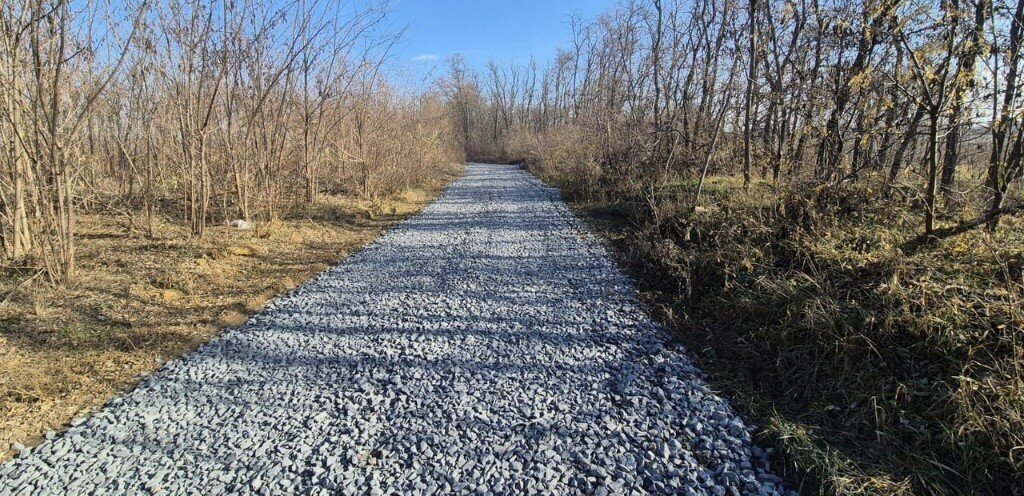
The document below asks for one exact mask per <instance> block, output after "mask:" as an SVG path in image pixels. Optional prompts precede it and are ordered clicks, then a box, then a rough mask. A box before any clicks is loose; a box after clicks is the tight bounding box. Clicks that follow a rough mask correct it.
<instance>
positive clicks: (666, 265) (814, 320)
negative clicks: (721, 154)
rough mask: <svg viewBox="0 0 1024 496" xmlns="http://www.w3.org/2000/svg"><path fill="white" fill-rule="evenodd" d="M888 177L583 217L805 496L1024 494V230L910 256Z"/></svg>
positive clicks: (735, 192)
mask: <svg viewBox="0 0 1024 496" xmlns="http://www.w3.org/2000/svg"><path fill="white" fill-rule="evenodd" d="M548 179H554V180H555V181H556V182H557V181H558V178H557V177H556V178H551V177H550V176H549V177H548ZM871 183H872V181H871V180H865V181H864V184H863V185H860V186H855V187H852V188H849V189H848V190H847V191H843V192H841V193H838V194H832V193H827V192H822V191H815V190H813V189H808V188H805V189H802V190H797V189H796V188H794V190H793V191H789V192H783V193H782V194H778V195H777V194H775V193H774V192H773V191H771V190H770V188H769V187H768V186H767V185H764V184H760V185H755V187H753V188H751V190H750V191H749V192H744V191H743V189H742V188H741V187H740V186H739V182H738V180H737V179H735V178H731V177H713V178H709V181H708V184H707V185H706V188H705V192H706V193H707V198H706V201H705V202H704V203H703V206H702V207H701V208H698V209H696V211H691V210H689V209H685V208H677V207H678V206H679V205H682V204H683V202H682V201H680V198H679V197H677V196H675V195H674V194H673V192H672V191H671V190H673V189H685V187H686V186H687V185H686V184H677V185H672V184H670V185H667V186H666V187H665V189H666V190H668V191H663V192H662V193H660V194H661V195H662V198H660V200H659V202H658V204H657V206H656V208H658V209H659V212H658V213H657V214H656V215H655V214H652V213H651V212H650V211H649V210H648V208H650V207H649V205H648V204H647V203H644V202H632V203H631V202H629V201H628V200H627V201H620V202H618V203H609V202H602V203H588V202H586V201H581V202H579V203H578V204H577V206H578V207H580V209H581V210H582V211H583V212H584V213H586V214H587V217H588V218H589V219H591V221H592V222H593V223H594V225H595V227H597V228H598V229H599V231H601V232H603V233H605V234H606V235H607V237H608V238H609V240H610V241H611V245H612V246H613V248H615V250H614V251H616V252H617V253H618V254H619V255H620V256H621V258H622V262H623V263H624V265H626V266H627V267H628V268H629V270H630V271H631V272H632V273H633V274H634V276H636V277H637V279H638V280H639V282H640V284H641V288H642V291H643V295H644V298H645V299H646V300H647V302H648V303H649V305H650V307H651V308H652V309H653V310H654V311H655V312H656V313H657V314H659V316H660V317H661V318H662V319H663V320H664V321H666V322H667V323H669V324H671V325H672V327H674V328H676V329H677V330H678V331H679V336H680V338H681V339H682V340H683V341H684V342H685V343H686V344H687V345H688V347H689V348H690V349H691V350H692V351H693V353H694V354H695V356H696V358H697V359H698V361H699V362H700V363H701V365H702V367H703V368H705V370H707V371H708V372H710V373H711V375H712V378H713V382H714V385H715V386H716V387H718V388H720V389H722V390H723V391H725V392H726V394H727V395H729V396H730V397H732V398H734V400H735V401H736V402H737V404H738V405H739V406H740V407H741V409H742V410H744V411H745V412H746V414H747V415H749V416H750V417H752V418H753V420H754V422H755V424H756V425H759V426H760V429H761V434H762V442H768V443H772V444H774V445H775V446H777V447H779V448H780V451H781V452H782V454H783V457H784V464H785V467H784V468H785V470H786V471H787V476H788V477H789V478H790V480H791V481H792V482H793V483H794V484H795V485H798V486H799V487H801V489H802V490H803V491H804V492H806V493H820V494H841V495H868V494H870V495H892V494H908V495H909V494H921V495H924V494H1007V495H1014V494H1022V492H1021V488H1022V487H1024V454H1022V453H1024V374H1022V367H1024V344H1022V343H1021V342H1020V339H1021V338H1022V337H1024V334H1022V333H1024V303H1022V302H1024V275H1022V267H1024V219H1020V218H1015V219H1007V220H1006V221H1005V224H1004V227H1003V228H1002V229H1000V231H999V232H998V233H997V234H994V235H993V234H989V233H986V232H985V231H983V230H977V231H973V232H970V233H968V234H965V235H962V236H959V237H956V238H951V239H948V240H946V241H944V242H941V243H939V244H938V245H936V246H934V247H930V248H928V249H926V250H922V251H920V252H917V253H914V254H912V255H906V254H904V253H903V251H902V250H901V249H900V247H901V246H902V245H903V243H904V242H906V241H907V240H909V239H911V238H913V237H914V236H915V235H916V234H918V233H919V232H920V226H921V216H920V212H918V211H916V210H915V208H914V205H913V204H912V203H910V202H908V203H907V204H906V205H905V206H897V207H895V208H894V207H893V203H892V202H890V201H887V200H886V201H883V199H884V198H885V196H882V195H886V192H885V191H883V190H880V189H878V188H874V189H872V188H871V187H870V186H869V185H870V184H871ZM562 184H572V181H571V180H565V182H563V183H562ZM970 214H971V212H967V213H965V214H964V216H965V217H968V216H970ZM654 218H657V219H660V222H653V221H652V219H654ZM955 220H956V219H946V220H944V221H943V222H945V223H950V222H954V221H955Z"/></svg>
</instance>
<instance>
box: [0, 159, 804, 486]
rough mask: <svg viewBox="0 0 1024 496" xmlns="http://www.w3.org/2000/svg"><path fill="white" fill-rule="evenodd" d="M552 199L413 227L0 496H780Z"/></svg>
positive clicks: (496, 189) (109, 409)
mask: <svg viewBox="0 0 1024 496" xmlns="http://www.w3.org/2000/svg"><path fill="white" fill-rule="evenodd" d="M583 229H584V228H583V227H582V226H581V224H580V223H579V222H578V221H577V220H576V219H575V218H574V217H573V215H572V214H571V213H570V211H569V210H568V208H567V207H566V205H565V204H564V203H563V202H562V201H561V199H560V198H559V195H558V192H557V191H555V190H553V189H551V188H548V187H546V186H544V185H543V184H542V183H540V182H539V181H537V180H536V179H534V178H533V177H532V176H531V175H529V174H528V173H526V172H524V171H521V170H519V169H517V168H515V167H512V166H496V165H476V164H474V165H470V166H469V167H468V170H467V174H466V176H465V177H464V178H462V179H460V180H459V181H457V182H456V183H454V184H453V185H452V186H451V187H450V188H449V189H448V190H447V191H446V192H445V194H444V196H443V197H442V198H441V199H439V200H438V201H436V202H434V203H433V204H432V205H430V206H429V207H427V208H426V210H424V212H423V213H421V214H420V215H418V216H417V217H414V218H412V219H409V220H407V221H405V222H403V223H401V224H400V225H398V226H396V227H395V228H394V229H392V230H391V231H390V232H389V233H388V234H386V235H384V236H383V237H381V238H380V239H378V240H377V241H376V242H374V243H373V244H371V245H369V246H367V247H366V248H365V249H363V250H362V251H360V252H358V253H356V254H354V255H353V256H351V257H350V258H348V259H347V260H345V261H344V262H343V263H341V264H340V265H338V266H336V267H334V268H332V269H329V270H327V271H325V272H324V273H323V274H321V275H320V276H318V277H317V278H316V279H314V280H312V281H310V282H309V283H307V284H305V285H304V286H302V287H300V288H298V289H297V290H295V291H293V292H291V293H289V294H287V295H284V296H282V297H279V298H278V299H276V300H275V301H274V302H272V303H271V304H270V306H269V307H268V308H267V309H266V310H265V311H263V312H261V313H259V314H257V315H256V316H254V317H253V318H252V319H250V320H249V321H248V322H247V323H246V324H244V325H243V326H241V327H240V328H238V329H235V330H232V331H229V332H227V333H225V334H224V335H222V336H221V337H219V338H217V339H215V340H213V341H212V342H210V343H209V344H207V345H205V346H203V347H202V348H200V349H199V350H198V351H196V352H195V353H193V354H191V355H189V356H187V357H185V358H182V359H180V360H176V361H174V362H172V363H169V364H168V365H166V366H165V367H164V368H163V369H161V370H160V371H159V372H157V373H156V374H154V375H153V376H151V377H150V378H149V379H148V380H146V381H145V382H143V383H142V384H141V385H139V387H137V388H136V389H135V390H133V391H131V392H129V393H126V394H125V395H124V396H121V397H119V398H116V399H114V400H113V401H111V402H110V403H109V404H108V405H107V406H106V407H105V408H104V409H103V410H102V411H100V412H99V413H97V414H95V415H94V416H92V417H91V418H89V419H88V420H86V421H85V422H82V423H80V424H79V425H77V426H74V427H72V428H71V429H69V430H68V431H67V432H66V433H64V434H60V435H57V436H55V437H54V439H51V440H49V441H46V442H44V443H43V444H41V445H39V446H37V447H35V448H31V449H27V450H25V451H23V452H22V453H21V455H20V456H19V457H18V458H16V459H14V460H12V461H10V462H7V463H5V464H3V465H0V494H4V495H7V494H19V495H20V494H33V495H34V494H47V493H59V494H93V493H99V494H124V493H130V494H139V493H159V494H219V493H245V494H249V493H257V494H290V493H296V494H373V495H377V494H450V493H475V494H523V493H534V494H595V495H605V494H645V493H651V494H714V495H726V494H779V493H783V492H784V490H783V489H782V483H781V481H780V479H779V478H778V477H776V476H775V475H774V474H773V473H772V472H771V470H770V469H769V461H768V453H766V451H765V450H761V449H760V448H758V447H757V446H755V445H754V444H753V443H752V442H751V437H750V433H749V430H748V428H747V427H746V426H745V425H744V423H743V422H742V421H741V420H740V419H739V418H737V417H736V415H735V414H734V413H733V412H732V410H731V409H730V407H729V405H728V403H727V402H726V401H724V400H723V399H722V398H719V397H718V396H716V395H715V394H714V393H713V392H712V391H711V390H710V389H709V388H708V386H707V385H706V384H705V383H704V381H703V380H702V378H701V374H700V372H699V371H698V370H697V369H696V368H695V367H694V365H693V364H692V363H691V361H690V359H688V358H687V357H686V355H685V350H683V349H681V348H680V347H678V346H676V345H674V344H671V342H670V340H669V339H668V338H667V336H666V334H665V333H664V331H662V330H661V328H659V327H658V326H657V325H656V324H655V323H654V322H652V321H651V319H650V318H649V317H648V316H647V315H645V314H644V312H643V310H642V309H641V308H640V306H639V305H638V304H637V302H636V299H635V289H634V286H633V284H632V283H631V282H630V281H629V280H628V279H626V278H625V277H623V275H621V274H620V272H619V271H618V270H617V269H616V267H615V265H614V264H613V262H612V261H611V259H610V258H609V256H608V254H607V253H606V252H605V250H604V249H603V248H602V247H601V245H600V244H599V243H597V242H596V241H594V240H593V239H592V238H591V237H589V236H588V235H586V234H585V233H584V232H583Z"/></svg>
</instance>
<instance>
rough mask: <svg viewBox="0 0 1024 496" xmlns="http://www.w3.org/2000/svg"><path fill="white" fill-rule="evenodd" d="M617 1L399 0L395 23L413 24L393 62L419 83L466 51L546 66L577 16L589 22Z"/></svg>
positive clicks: (479, 59)
mask: <svg viewBox="0 0 1024 496" xmlns="http://www.w3.org/2000/svg"><path fill="white" fill-rule="evenodd" d="M613 5H614V0H510V1H493V0H476V1H473V0H396V1H395V2H393V3H392V8H391V14H390V16H389V18H390V21H389V22H390V23H391V24H392V25H393V26H394V27H396V28H401V27H407V31H406V32H405V36H403V38H402V41H401V42H400V43H399V44H398V46H396V47H395V48H394V50H393V53H392V58H391V61H392V63H393V64H394V65H395V66H397V67H400V68H401V69H402V70H401V72H405V73H406V74H405V77H406V78H408V80H409V81H408V83H411V84H412V85H414V86H418V85H419V84H420V83H422V81H423V80H424V79H429V78H430V77H431V76H432V75H436V72H437V71H439V70H441V69H442V68H443V66H444V61H445V59H446V58H448V57H449V56H451V55H454V54H462V55H463V56H464V57H465V58H466V59H467V60H468V61H469V63H470V64H472V65H473V66H474V67H477V68H483V67H484V66H485V64H486V63H487V61H488V60H491V59H493V60H495V61H497V62H504V63H507V62H511V61H516V62H527V61H529V59H530V57H531V56H533V57H535V58H536V59H537V61H538V63H541V64H542V65H543V64H544V63H547V62H548V61H549V60H551V58H552V57H554V55H555V51H556V50H557V49H558V48H562V47H565V46H567V45H568V44H569V42H570V41H571V33H570V29H569V21H570V18H571V17H572V16H573V15H576V16H579V17H580V18H581V19H583V20H585V21H589V20H591V19H593V18H595V17H596V16H597V15H598V14H600V13H602V12H604V11H606V10H609V9H611V7H612V6H613Z"/></svg>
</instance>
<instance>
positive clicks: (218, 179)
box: [0, 0, 462, 283]
mask: <svg viewBox="0 0 1024 496" xmlns="http://www.w3.org/2000/svg"><path fill="white" fill-rule="evenodd" d="M384 7H385V6H384V5H378V4H374V3H349V2H340V1H333V0H299V1H295V2H272V1H255V2H233V1H213V2H210V1H198V0H166V1H164V0H157V1H140V2H127V3H122V2H109V3H106V2H105V0H98V1H96V2H93V1H82V2H79V1H73V0H19V1H12V2H4V3H3V5H2V6H0V10H2V12H0V43H2V45H0V60H2V62H0V64H2V69H3V70H2V76H0V78H2V81H0V101H2V102H3V105H2V108H0V139H2V140H3V148H4V152H3V154H2V157H0V168H2V174H0V177H2V179H0V213H2V217H0V238H2V241H3V258H4V259H6V260H7V261H8V262H9V263H10V264H13V265H37V266H40V267H42V268H43V270H44V271H45V273H46V275H47V276H48V277H49V279H50V280H51V281H53V282H57V283H59V282H63V281H66V280H68V279H69V278H71V277H72V276H73V274H74V268H75V215H76V213H78V212H82V211H102V212H109V213H114V214H117V215H124V216H126V217H127V218H128V219H130V223H131V225H132V226H134V228H136V229H138V230H141V231H145V232H147V233H148V234H150V235H153V234H154V229H156V227H155V226H156V224H155V223H154V218H155V217H157V216H164V217H166V218H171V219H175V220H178V221H180V222H182V223H184V224H185V225H187V226H188V228H189V229H188V230H189V232H191V234H192V236H194V237H197V238H198V237H201V236H202V235H203V232H204V230H205V229H206V227H207V226H210V225H213V224H218V223H224V222H226V221H228V220H231V219H245V220H273V219H276V218H279V217H281V216H282V215H286V214H288V213H289V212H290V211H291V210H293V209H294V208H295V207H296V206H301V205H302V204H305V203H310V202H314V201H315V200H316V198H317V195H319V194H322V193H326V192H347V193H351V194H358V195H363V196H366V197H371V198H375V197H379V196H382V195H388V194H391V193H394V192H396V191H399V190H401V189H404V188H406V187H408V186H409V185H410V184H414V183H416V182H418V181H420V180H422V179H423V178H425V177H427V176H429V175H430V174H431V173H432V171H433V170H434V169H435V166H436V165H437V164H440V163H443V162H451V161H457V160H461V153H462V151H461V150H460V149H459V148H458V147H457V146H456V143H455V141H454V140H453V139H452V138H451V136H452V134H453V133H452V132H450V131H449V129H448V128H447V126H448V123H449V121H450V120H449V119H448V118H447V111H446V107H445V106H444V105H443V102H442V101H441V100H440V99H439V98H438V97H436V96H431V95H428V94H424V95H407V94H403V93H402V92H400V91H396V90H395V89H393V88H391V87H390V86H389V85H388V83H387V81H386V80H385V78H384V77H382V75H381V66H382V64H383V63H384V62H385V61H386V59H387V57H388V54H389V51H390V50H391V48H392V47H393V45H394V43H395V42H396V41H397V40H398V37H399V35H400V33H395V32H390V31H389V30H388V29H386V27H385V23H384V22H383V21H384V19H385V16H386V13H387V12H386V9H385V8H384Z"/></svg>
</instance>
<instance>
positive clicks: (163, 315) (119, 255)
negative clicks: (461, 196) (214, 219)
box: [0, 166, 458, 459]
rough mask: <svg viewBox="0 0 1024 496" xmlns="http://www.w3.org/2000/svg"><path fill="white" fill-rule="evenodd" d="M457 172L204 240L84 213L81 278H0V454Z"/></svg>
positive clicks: (130, 378)
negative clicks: (59, 282)
mask: <svg viewBox="0 0 1024 496" xmlns="http://www.w3.org/2000/svg"><path fill="white" fill-rule="evenodd" d="M457 174H458V170H457V168H456V167H455V166H453V167H451V168H450V169H449V170H446V171H444V172H443V173H441V174H439V176H438V177H437V178H435V179H433V180H431V181H429V182H428V184H427V185H426V186H423V187H418V188H414V189H411V190H409V191H407V192H405V193H404V194H402V195H398V196H396V197H393V198H389V199H385V200H380V201H377V202H371V201H367V200H360V199H356V198H351V197H345V196H323V197H321V199H320V200H318V202H317V203H316V204H314V205H313V206H311V207H310V208H309V209H308V210H307V211H304V212H295V213H294V214H293V215H290V216H288V217H287V218H285V219H284V220H281V221H277V222H273V223H269V224H259V223H258V224H256V225H255V227H254V228H253V229H251V230H238V229H233V228H230V227H215V228H211V229H210V230H209V231H208V234H207V235H205V236H204V237H203V238H202V239H201V240H199V241H194V240H190V239H188V237H187V231H186V228H185V227H184V226H182V225H180V224H177V223H173V222H171V221H167V220H166V219H165V220H164V221H162V222H161V223H160V225H159V226H158V229H157V233H158V235H157V236H156V237H155V239H150V238H148V237H146V236H144V235H142V234H140V233H138V232H133V231H132V230H129V229H126V228H125V225H124V222H123V221H124V219H123V218H118V217H115V216H112V215H84V216H82V217H81V218H80V220H79V232H80V234H79V239H80V245H79V260H80V262H79V263H80V267H79V273H78V277H77V278H76V279H75V280H74V281H73V282H71V283H70V284H68V285H67V287H62V288H57V287H52V286H49V285H47V284H45V283H43V281H41V279H42V278H41V277H36V278H34V279H31V280H28V279H30V278H32V276H33V274H34V273H35V272H34V270H32V269H18V268H5V269H4V271H3V272H2V274H0V301H3V303H2V304H0V459H3V458H8V457H10V456H12V455H13V454H14V452H13V451H12V450H10V449H9V448H10V446H11V444H12V443H15V442H20V443H23V444H25V445H31V444H34V443H37V442H38V441H39V440H40V439H41V436H42V435H43V434H44V432H45V431H47V430H58V431H59V430H61V429H63V428H65V427H66V426H67V425H68V424H69V422H71V421H72V420H73V419H75V418H78V417H81V416H84V415H88V413H89V412H91V411H93V410H95V409H96V408H98V407H100V406H102V405H103V404H104V403H106V401H108V400H109V399H110V398H111V397H112V396H114V395H115V394H117V393H118V392H119V391H121V390H124V389H125V388H130V387H132V386H133V385H134V384H136V383H137V382H138V381H139V380H140V379H142V378H143V377H145V376H146V375H148V374H150V373H151V372H153V371H154V370H156V369H157V368H159V367H160V366H161V365H162V364H163V363H165V362H166V361H168V360H171V359H173V358H176V357H179V356H181V355H183V354H186V353H188V352H190V351H192V350H194V349H195V348H197V347H198V346H200V345H202V344H203V343H205V342H206V341H208V340H210V339H211V338H212V337H214V336H216V335H217V334H219V333H220V332H221V331H222V330H223V329H225V328H229V327H234V326H237V325H239V324H241V323H243V322H244V321H245V320H246V319H247V318H248V316H249V315H251V314H253V313H255V312H257V311H259V310H260V309H261V308H262V307H263V305H264V304H265V303H266V302H267V301H269V300H270V299H271V298H273V297H274V296H275V295H277V294H280V293H282V292H285V291H288V290H289V289H291V288H293V287H295V286H297V285H299V284H301V283H303V282H304V281H306V280H308V279H309V278H311V277H312V276H314V275H316V274H317V273H319V272H320V271H322V270H324V269H325V268H326V267H328V266H330V265H332V264H334V263H336V262H338V261H339V260H342V259H344V258H345V257H346V256H348V255H349V254H350V253H352V252H354V251H356V250H358V249H359V248H361V247H362V246H364V245H365V244H367V243H369V242H370V241H372V240H373V239H375V238H376V237H377V236H379V235H380V234H381V233H382V231H383V230H384V229H386V228H388V227H389V226H391V225H393V224H394V223H395V222H397V221H399V220H401V219H403V218H405V217H407V216H409V215H411V214H413V213H416V212H418V211H419V210H420V209H422V208H423V207H424V206H425V205H426V204H428V203H429V202H430V201H431V200H432V199H434V198H436V197H437V195H438V194H439V193H440V192H441V191H442V190H443V188H444V187H445V186H446V185H447V184H448V183H449V182H450V181H451V180H452V179H454V177H456V175H457ZM27 280H28V282H26V281H27Z"/></svg>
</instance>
